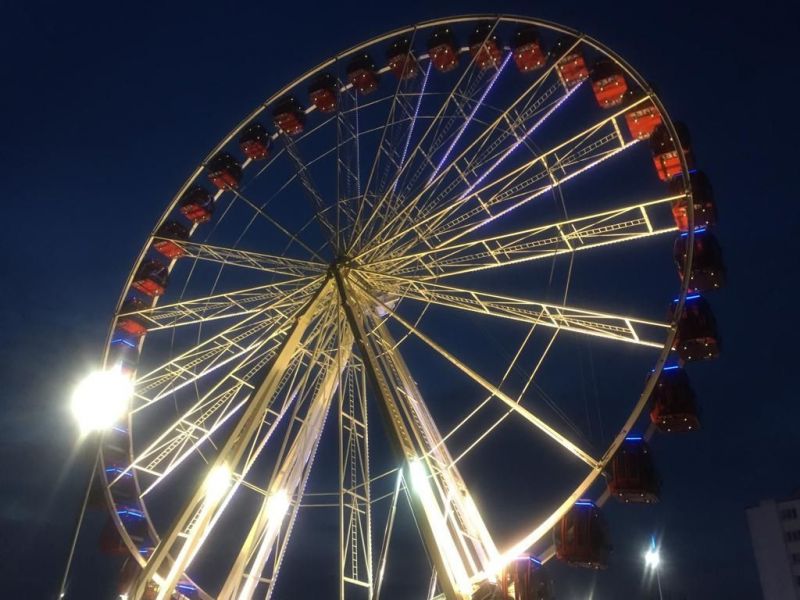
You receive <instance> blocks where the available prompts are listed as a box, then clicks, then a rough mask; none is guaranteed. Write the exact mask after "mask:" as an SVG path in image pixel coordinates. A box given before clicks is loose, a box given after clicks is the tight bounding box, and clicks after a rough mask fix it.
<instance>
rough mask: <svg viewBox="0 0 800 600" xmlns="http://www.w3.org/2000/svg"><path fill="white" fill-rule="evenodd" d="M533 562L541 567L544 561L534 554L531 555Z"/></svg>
mask: <svg viewBox="0 0 800 600" xmlns="http://www.w3.org/2000/svg"><path fill="white" fill-rule="evenodd" d="M531 562H532V563H533V564H535V565H538V566H540V567H541V566H542V561H540V560H539V559H538V558H534V557H533V556H531Z"/></svg>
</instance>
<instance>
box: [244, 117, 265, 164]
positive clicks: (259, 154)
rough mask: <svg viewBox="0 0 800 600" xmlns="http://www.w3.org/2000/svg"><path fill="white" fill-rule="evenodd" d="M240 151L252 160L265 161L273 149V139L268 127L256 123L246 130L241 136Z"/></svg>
mask: <svg viewBox="0 0 800 600" xmlns="http://www.w3.org/2000/svg"><path fill="white" fill-rule="evenodd" d="M239 149H240V150H241V151H242V154H244V155H245V156H246V157H247V158H249V159H250V160H264V159H266V158H267V157H268V156H269V152H270V150H271V149H272V138H270V136H269V133H267V129H266V127H264V126H263V125H262V124H261V123H258V122H256V121H254V122H252V123H250V124H249V125H248V126H247V127H245V128H244V131H242V134H241V135H240V136H239Z"/></svg>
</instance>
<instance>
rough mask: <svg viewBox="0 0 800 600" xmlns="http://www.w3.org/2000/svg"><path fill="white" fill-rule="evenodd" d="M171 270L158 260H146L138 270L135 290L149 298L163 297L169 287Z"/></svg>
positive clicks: (135, 278) (134, 283) (134, 285)
mask: <svg viewBox="0 0 800 600" xmlns="http://www.w3.org/2000/svg"><path fill="white" fill-rule="evenodd" d="M168 280H169V270H168V268H167V265H165V264H164V263H162V262H159V261H157V260H146V261H144V262H143V263H142V264H141V265H139V268H138V269H137V270H136V274H135V275H134V277H133V289H135V290H136V291H137V292H141V293H142V294H147V295H148V296H161V295H162V294H163V293H164V290H165V289H166V287H167V281H168Z"/></svg>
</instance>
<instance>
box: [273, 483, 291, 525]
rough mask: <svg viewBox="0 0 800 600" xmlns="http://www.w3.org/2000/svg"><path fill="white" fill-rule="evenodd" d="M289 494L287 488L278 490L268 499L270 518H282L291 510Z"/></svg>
mask: <svg viewBox="0 0 800 600" xmlns="http://www.w3.org/2000/svg"><path fill="white" fill-rule="evenodd" d="M289 506H290V502H289V495H288V494H287V493H286V490H278V491H277V492H275V493H274V494H272V495H271V496H270V497H269V500H267V516H268V517H269V518H270V520H279V521H280V520H281V519H283V517H284V516H285V515H286V513H287V512H289Z"/></svg>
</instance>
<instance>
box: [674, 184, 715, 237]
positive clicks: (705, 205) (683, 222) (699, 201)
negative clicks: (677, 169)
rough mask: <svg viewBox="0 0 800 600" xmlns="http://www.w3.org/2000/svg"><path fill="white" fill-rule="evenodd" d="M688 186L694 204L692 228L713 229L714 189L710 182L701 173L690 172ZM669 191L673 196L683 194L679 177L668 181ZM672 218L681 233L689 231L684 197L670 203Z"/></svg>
mask: <svg viewBox="0 0 800 600" xmlns="http://www.w3.org/2000/svg"><path fill="white" fill-rule="evenodd" d="M689 185H690V187H691V190H692V201H693V202H692V203H693V204H694V226H695V227H713V226H714V225H715V224H716V223H717V204H716V202H715V201H714V189H713V188H712V187H711V182H710V181H709V180H708V177H706V174H705V173H703V172H702V171H691V172H690V173H689ZM669 191H670V194H672V195H673V196H678V195H681V194H683V193H684V185H683V180H682V179H681V178H680V177H676V178H673V179H672V180H670V182H669ZM672 217H673V218H674V219H675V225H677V227H678V229H680V230H681V231H687V230H688V229H689V200H688V199H687V198H686V197H685V196H684V197H683V198H679V199H678V200H673V201H672Z"/></svg>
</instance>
